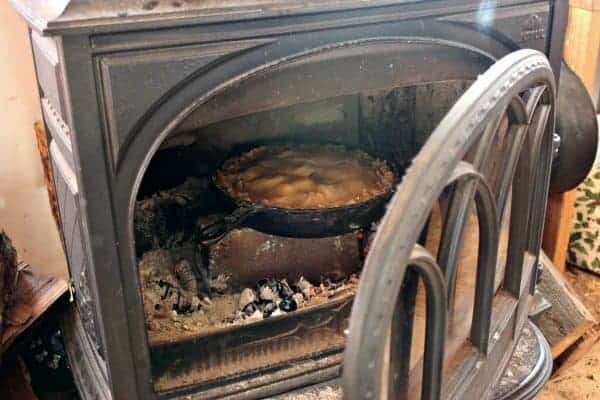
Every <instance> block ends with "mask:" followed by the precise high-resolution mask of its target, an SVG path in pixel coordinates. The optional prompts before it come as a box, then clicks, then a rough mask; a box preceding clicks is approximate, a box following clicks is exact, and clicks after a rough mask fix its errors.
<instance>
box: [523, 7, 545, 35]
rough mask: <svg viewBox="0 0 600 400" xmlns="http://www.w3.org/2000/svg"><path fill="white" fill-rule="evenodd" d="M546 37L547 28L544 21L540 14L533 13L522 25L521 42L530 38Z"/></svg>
mask: <svg viewBox="0 0 600 400" xmlns="http://www.w3.org/2000/svg"><path fill="white" fill-rule="evenodd" d="M545 37H546V28H545V27H544V21H543V20H542V17H540V16H539V15H538V14H531V15H530V16H529V17H528V18H527V19H526V20H525V22H524V23H523V26H522V27H521V34H520V40H519V42H527V41H529V40H538V39H544V38H545Z"/></svg>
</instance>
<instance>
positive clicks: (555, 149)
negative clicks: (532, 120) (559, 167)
mask: <svg viewBox="0 0 600 400" xmlns="http://www.w3.org/2000/svg"><path fill="white" fill-rule="evenodd" d="M560 142H561V138H560V135H559V134H558V133H556V132H554V134H553V135H552V160H556V159H557V158H558V154H559V153H560Z"/></svg>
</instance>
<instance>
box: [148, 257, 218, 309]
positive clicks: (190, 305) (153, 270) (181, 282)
mask: <svg viewBox="0 0 600 400" xmlns="http://www.w3.org/2000/svg"><path fill="white" fill-rule="evenodd" d="M138 268H139V274H140V281H141V287H142V298H143V302H144V310H145V312H146V316H147V317H148V318H149V319H150V320H152V319H162V318H174V317H176V316H178V315H187V314H192V313H195V312H198V311H201V310H202V309H203V308H210V306H211V305H212V301H211V300H210V299H209V297H208V296H206V295H202V292H203V290H202V288H200V279H199V278H198V276H197V273H196V271H195V269H194V266H193V265H192V263H191V262H190V261H188V260H187V259H185V258H182V259H180V260H178V261H175V259H174V258H173V254H172V252H171V251H169V250H165V249H158V250H151V251H148V252H146V253H144V255H143V256H142V258H141V259H140V261H139V263H138ZM227 280H228V277H227V276H224V275H219V276H217V277H216V278H215V279H211V280H209V286H210V290H212V291H214V292H219V291H221V290H223V289H224V288H225V287H226V285H227Z"/></svg>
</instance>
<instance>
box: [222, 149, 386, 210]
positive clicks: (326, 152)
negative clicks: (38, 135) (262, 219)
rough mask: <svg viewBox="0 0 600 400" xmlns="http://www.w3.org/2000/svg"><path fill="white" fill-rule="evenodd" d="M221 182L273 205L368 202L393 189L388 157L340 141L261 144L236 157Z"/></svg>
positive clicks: (234, 192)
mask: <svg viewBox="0 0 600 400" xmlns="http://www.w3.org/2000/svg"><path fill="white" fill-rule="evenodd" d="M217 183H218V184H219V186H221V187H222V188H223V189H225V190H226V191H227V192H228V193H229V194H230V195H232V196H233V197H236V198H239V199H243V200H248V201H251V202H253V203H258V204H263V205H267V206H270V207H279V208H291V209H320V208H332V207H342V206H348V205H351V204H357V203H362V202H365V201H367V200H369V199H371V198H373V197H376V196H379V195H382V194H384V193H387V192H389V191H390V190H391V188H392V185H393V184H394V174H393V173H392V170H391V169H390V167H389V165H388V164H387V163H386V162H385V161H383V160H379V159H376V158H373V157H372V156H370V155H368V154H367V153H364V152H362V151H357V150H349V149H346V148H345V147H343V146H339V145H289V146H286V145H278V146H261V147H257V148H254V149H252V150H251V151H249V152H247V153H244V154H242V155H241V156H239V157H236V158H232V159H230V160H228V161H226V162H225V164H223V167H222V168H221V170H220V171H219V173H218V174H217Z"/></svg>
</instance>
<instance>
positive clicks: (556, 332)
mask: <svg viewBox="0 0 600 400" xmlns="http://www.w3.org/2000/svg"><path fill="white" fill-rule="evenodd" d="M540 261H541V262H542V264H543V266H544V272H543V273H542V277H541V280H540V283H539V285H538V290H539V291H540V292H541V294H542V295H543V296H544V297H545V298H546V299H547V300H548V301H549V302H550V303H551V304H552V307H551V308H550V309H549V310H547V311H545V312H543V313H541V314H540V315H539V316H536V317H534V318H533V319H534V321H535V323H536V325H537V326H538V327H539V328H540V329H541V331H542V332H543V333H544V336H545V337H546V339H547V340H548V343H549V344H550V348H551V350H552V357H553V358H556V357H558V356H559V355H561V354H562V353H563V352H564V351H565V350H567V349H568V348H569V347H570V346H571V345H573V344H574V343H575V342H576V341H577V340H579V339H580V338H581V337H582V336H583V335H584V334H586V332H588V331H590V329H592V328H593V327H594V326H595V324H596V323H597V321H596V319H595V318H594V316H593V315H592V314H591V313H590V311H589V310H588V309H587V307H586V306H585V305H584V304H583V303H582V302H581V300H580V299H579V298H578V297H577V295H576V294H575V291H574V290H573V288H572V287H571V285H570V284H569V283H568V282H566V281H565V279H564V278H563V276H562V274H561V273H560V272H559V271H557V269H556V268H554V266H553V265H552V262H551V261H550V259H549V258H548V256H546V254H544V253H543V252H542V254H541V257H540Z"/></svg>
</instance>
